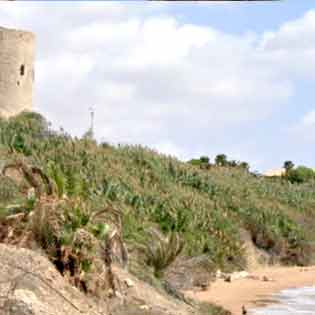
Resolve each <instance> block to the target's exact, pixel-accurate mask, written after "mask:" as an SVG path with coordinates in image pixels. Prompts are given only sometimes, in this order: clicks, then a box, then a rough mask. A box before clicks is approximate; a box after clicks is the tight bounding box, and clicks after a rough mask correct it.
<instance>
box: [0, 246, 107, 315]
mask: <svg viewBox="0 0 315 315" xmlns="http://www.w3.org/2000/svg"><path fill="white" fill-rule="evenodd" d="M0 279H1V282H0V296H1V297H6V298H5V299H1V300H0V314H3V313H4V314H10V315H43V314H50V315H60V314H67V315H79V314H82V313H84V314H86V315H99V314H104V315H107V314H108V312H107V310H106V308H105V306H102V307H101V306H100V305H96V304H94V303H95V302H94V301H93V300H89V299H87V297H86V296H85V295H84V294H83V293H81V292H80V291H79V290H78V289H76V288H74V287H72V286H71V285H70V284H69V283H68V282H67V281H66V280H65V279H64V278H63V277H62V276H61V275H60V274H59V272H58V271H57V270H56V268H55V267H54V265H53V264H52V263H51V262H50V261H49V260H48V259H47V258H46V257H44V256H42V255H40V254H39V253H36V252H33V251H31V250H28V249H23V248H17V247H14V246H9V245H4V244H0ZM12 288H13V289H12ZM100 308H101V310H100ZM2 310H3V311H4V312H3V313H2Z"/></svg>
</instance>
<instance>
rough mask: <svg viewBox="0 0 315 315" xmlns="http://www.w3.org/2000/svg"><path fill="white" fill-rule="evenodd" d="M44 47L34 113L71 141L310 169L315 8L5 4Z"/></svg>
mask: <svg viewBox="0 0 315 315" xmlns="http://www.w3.org/2000/svg"><path fill="white" fill-rule="evenodd" d="M0 21H1V25H2V26H7V27H16V28H25V29H29V30H32V31H33V32H35V33H36V35H37V43H38V45H37V60H36V98H35V108H36V110H38V111H40V112H42V113H43V114H45V115H46V116H47V117H48V119H49V120H51V121H52V123H53V125H54V126H56V127H58V126H60V125H62V126H63V127H64V128H65V129H66V130H69V131H70V132H71V133H72V134H74V135H82V133H83V132H84V131H85V130H86V129H87V128H88V126H89V114H88V108H89V107H90V106H91V105H93V106H94V108H95V112H96V121H95V132H96V135H97V137H98V139H104V140H106V141H109V142H112V143H133V144H142V145H146V146H149V147H153V148H156V149H157V150H159V151H161V152H164V153H166V154H172V155H175V156H177V157H179V158H180V159H183V160H185V159H189V158H192V157H196V156H199V155H209V156H210V158H211V159H212V160H213V159H214V157H215V155H216V154H219V153H226V154H227V155H228V156H229V157H230V158H232V159H239V160H246V161H248V162H249V163H250V164H251V165H252V168H253V169H257V170H259V171H264V170H267V169H270V168H278V167H281V165H282V163H283V161H285V160H287V159H292V160H293V161H294V162H295V163H296V164H305V165H308V166H315V161H314V155H315V147H314V143H315V103H314V99H315V97H314V91H315V89H314V87H315V86H314V85H315V40H314V39H315V4H313V3H312V1H310V0H308V1H307V0H299V1H297V0H287V1H279V2H266V3H262V2H256V3H254V2H246V3H236V2H233V3H232V2H227V3H205V2H194V3H189V2H182V3H177V2H176V3H165V2H159V3H153V2H128V3H127V2H77V3H75V2H71V3H70V2H69V3H67V2H23V3H22V2H14V3H12V2H10V3H1V4H0Z"/></svg>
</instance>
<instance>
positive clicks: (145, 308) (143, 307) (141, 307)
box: [140, 305, 150, 311]
mask: <svg viewBox="0 0 315 315" xmlns="http://www.w3.org/2000/svg"><path fill="white" fill-rule="evenodd" d="M140 309H141V310H143V311H148V310H149V309H150V307H149V306H148V305H141V306H140Z"/></svg>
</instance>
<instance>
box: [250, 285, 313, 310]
mask: <svg viewBox="0 0 315 315" xmlns="http://www.w3.org/2000/svg"><path fill="white" fill-rule="evenodd" d="M273 297H274V299H275V300H276V301H278V302H279V303H276V304H272V305H269V306H267V307H263V308H256V309H252V310H250V312H249V314H252V315H300V314H301V315H302V314H303V315H314V314H315V287H305V288H299V289H288V290H283V291H281V292H280V293H278V294H275V295H273Z"/></svg>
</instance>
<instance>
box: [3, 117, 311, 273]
mask: <svg viewBox="0 0 315 315" xmlns="http://www.w3.org/2000/svg"><path fill="white" fill-rule="evenodd" d="M0 152H1V161H0V163H1V165H2V166H5V165H7V164H13V165H14V164H16V163H23V165H26V166H27V169H28V170H29V172H30V173H31V174H33V176H34V177H35V178H36V179H37V183H38V185H39V187H38V190H36V191H35V197H34V198H35V202H31V203H30V199H29V198H28V197H27V191H28V189H29V187H30V186H33V187H34V185H30V180H29V179H27V178H26V179H25V174H24V177H23V179H21V180H20V181H19V182H17V181H15V180H14V177H12V176H9V175H8V174H7V176H6V177H5V178H4V176H2V177H1V178H0V213H2V215H6V214H10V213H12V212H10V211H12V210H10V209H11V208H10V207H8V206H9V205H10V203H12V202H14V203H18V204H19V205H20V207H21V208H23V207H24V208H25V209H28V210H27V211H28V212H29V211H31V210H34V211H43V209H45V207H44V205H45V204H46V205H47V204H48V205H49V207H50V208H51V209H54V210H53V211H52V210H50V211H48V210H47V211H46V212H45V213H44V214H45V215H44V216H43V217H42V219H41V221H40V222H41V224H39V223H38V224H37V225H36V228H34V229H35V231H36V235H37V238H38V239H39V240H40V242H41V243H42V244H43V245H42V246H43V247H45V246H46V247H47V248H49V246H48V245H45V244H49V242H50V240H51V237H53V238H54V241H56V239H57V243H58V244H60V246H61V245H65V246H67V248H68V247H72V248H74V250H73V251H72V252H71V253H72V254H73V255H74V254H75V256H76V257H79V258H78V261H77V265H79V266H80V268H81V269H83V270H88V269H89V266H90V264H91V259H90V256H89V255H90V252H89V251H88V252H86V249H82V247H80V246H81V245H75V244H77V243H75V242H76V240H78V233H79V232H80V231H81V232H82V229H83V230H84V231H88V232H90V233H92V235H93V237H95V238H97V239H103V238H104V237H105V236H106V235H107V233H108V228H107V223H108V222H114V221H115V220H116V221H115V224H116V225H117V224H118V223H119V222H120V219H117V218H118V217H117V215H115V211H116V212H117V211H119V213H121V214H120V215H119V216H121V222H120V223H119V224H121V227H122V234H123V238H124V240H125V241H126V242H127V245H128V247H130V248H137V247H139V248H138V249H139V250H140V249H141V248H140V247H141V246H142V248H143V244H144V243H145V242H146V240H147V234H148V231H150V229H152V228H154V229H156V230H157V231H158V233H160V234H161V235H164V236H163V237H165V240H167V241H163V242H162V241H161V239H160V240H158V239H156V242H157V243H158V242H160V243H161V244H162V245H161V244H160V245H157V244H154V251H151V259H148V255H147V257H146V258H144V261H143V263H145V262H146V261H149V263H150V264H152V265H153V266H155V273H156V275H160V274H161V272H162V271H163V269H164V268H166V267H167V266H168V265H170V264H171V263H172V261H173V260H174V259H175V258H176V256H177V255H179V254H180V255H183V256H198V255H203V254H206V255H208V257H209V260H211V262H212V263H213V266H214V270H215V269H216V268H221V269H223V270H231V269H240V268H245V267H246V257H245V255H244V252H243V244H242V240H241V238H240V229H241V228H245V229H247V230H248V231H249V232H250V233H251V236H252V239H253V241H254V243H255V244H256V245H257V246H258V247H259V248H261V249H264V250H266V251H267V252H268V253H269V254H270V255H271V256H273V257H275V259H278V260H279V261H280V262H282V263H286V264H300V265H306V264H309V263H311V262H312V258H313V257H312V256H311V253H312V242H313V240H314V238H315V234H314V230H313V226H314V223H315V211H314V209H315V183H314V180H313V179H314V176H310V175H309V171H308V170H305V169H304V168H303V169H301V168H297V169H294V168H290V171H289V172H288V176H289V177H288V179H289V180H285V178H279V179H276V178H273V179H266V178H264V177H260V176H257V175H253V174H251V173H250V172H249V171H248V168H249V167H248V164H247V163H245V162H235V161H228V160H227V158H226V156H224V155H220V156H218V157H217V158H216V165H219V166H220V167H216V166H211V167H209V165H210V162H209V159H208V158H207V157H202V158H200V159H199V160H193V161H191V162H190V163H183V162H180V161H178V160H176V159H175V158H172V157H168V156H164V155H160V154H158V153H157V152H154V151H152V150H149V149H147V148H143V147H140V146H117V147H114V146H110V145H108V144H97V143H96V142H95V141H94V140H93V139H92V137H90V136H88V137H83V138H82V139H77V138H72V137H70V136H69V135H68V134H66V133H65V132H64V131H62V130H61V131H59V132H56V131H52V130H50V127H49V124H48V123H47V121H46V120H45V119H44V118H43V117H41V116H40V115H39V114H36V113H22V114H20V115H19V116H17V117H15V118H12V119H10V120H9V121H3V120H2V121H0ZM222 166H223V167H222ZM236 166H237V167H236ZM34 170H41V172H42V174H45V175H47V177H48V178H49V181H50V182H51V185H52V190H53V197H51V198H52V200H55V201H54V202H48V203H45V204H43V203H42V201H38V200H39V199H40V198H39V197H38V196H39V195H40V194H41V196H43V194H47V196H49V194H48V193H47V192H48V191H47V182H46V183H45V180H43V179H44V177H43V176H39V175H40V174H39V171H37V172H36V171H34ZM11 171H12V170H11ZM292 172H295V173H292ZM22 173H23V171H22ZM24 173H25V172H24ZM293 174H294V180H293V177H292V176H293ZM301 174H302V175H301ZM301 176H302V177H303V178H307V181H304V180H302V181H301V180H300V177H301ZM8 177H10V178H8ZM11 177H12V178H11ZM296 183H300V184H296ZM14 196H16V199H15V197H14ZM47 198H48V199H49V197H47ZM48 201H49V200H48ZM52 203H54V207H52V206H51V204H52ZM27 207H28V208H27ZM46 208H47V207H46ZM108 208H110V209H112V210H113V211H110V213H111V215H110V216H109V217H111V219H109V218H108V217H106V218H105V217H104V219H103V220H96V218H97V216H96V217H95V215H96V214H98V213H99V211H101V210H102V209H108ZM57 209H58V210H57ZM50 215H53V218H54V219H52V218H50ZM52 222H56V225H54V226H52V224H53V223H52ZM119 224H118V226H120V225H119ZM40 226H45V227H52V228H54V229H56V230H53V231H52V232H51V230H49V228H46V229H44V230H42V231H41V230H38V229H39V228H40ZM160 234H159V235H160ZM80 235H81V236H82V235H83V234H82V233H81V234H80ZM172 235H173V236H172ZM175 235H176V237H175ZM177 237H178V238H177ZM179 239H180V240H181V241H180V242H179ZM147 242H150V243H147V246H150V244H151V245H152V242H154V239H151V240H150V239H149V241H147ZM170 242H174V243H172V244H173V245H171V246H170V248H173V250H171V253H170V251H169V250H168V249H167V245H169V243H170ZM79 243H80V242H79ZM182 245H184V246H182ZM91 246H92V245H91ZM161 246H163V250H159V251H158V249H161V248H162V247H161ZM92 247H93V246H92ZM78 248H81V249H82V251H83V250H84V251H85V252H86V255H83V256H80V254H79V253H81V252H80V251H79V252H78ZM151 249H152V246H151ZM91 250H92V249H91ZM92 251H93V250H92ZM163 253H164V254H163ZM51 255H52V256H53V257H56V255H60V253H54V254H51ZM54 255H55V256H54ZM161 255H162V257H161ZM163 255H164V257H163ZM139 257H142V256H141V255H140V256H139ZM156 257H157V258H156ZM139 259H140V258H139Z"/></svg>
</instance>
